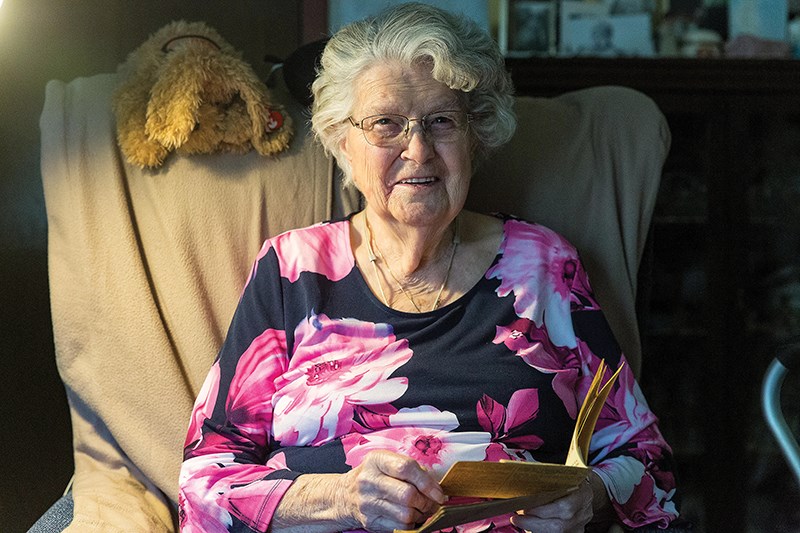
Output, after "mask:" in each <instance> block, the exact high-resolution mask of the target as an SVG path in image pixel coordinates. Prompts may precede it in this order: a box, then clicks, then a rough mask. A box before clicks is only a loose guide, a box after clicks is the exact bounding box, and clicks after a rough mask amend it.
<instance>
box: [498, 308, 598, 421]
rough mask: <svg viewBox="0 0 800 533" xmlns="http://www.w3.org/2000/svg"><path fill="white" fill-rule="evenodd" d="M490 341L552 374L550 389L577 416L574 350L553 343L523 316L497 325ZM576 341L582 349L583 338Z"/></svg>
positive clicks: (542, 331) (578, 362)
mask: <svg viewBox="0 0 800 533" xmlns="http://www.w3.org/2000/svg"><path fill="white" fill-rule="evenodd" d="M493 342H494V343H495V344H501V343H502V344H505V345H506V347H507V348H508V349H509V350H511V351H513V352H514V353H515V354H516V355H518V356H519V357H521V358H522V360H523V361H525V362H526V363H527V364H529V365H530V366H532V367H533V368H535V369H537V370H539V371H540V372H545V373H548V374H555V376H554V377H553V390H554V391H555V393H556V394H557V395H558V397H559V398H560V399H561V401H562V402H564V407H565V408H566V409H567V412H568V413H569V415H570V416H571V417H572V418H575V417H577V416H578V400H577V398H576V397H575V387H576V383H577V381H578V377H579V372H578V367H579V365H580V360H579V358H578V356H577V355H576V353H575V350H570V349H569V348H566V347H563V346H556V345H554V344H553V343H552V342H550V338H549V337H548V336H547V332H546V331H545V330H544V329H543V328H538V327H536V325H535V324H534V323H533V322H532V321H530V320H528V319H526V318H522V319H519V320H517V321H515V322H514V323H512V324H511V325H509V326H497V333H496V335H495V338H494V341H493ZM577 342H578V347H579V350H578V351H580V349H584V348H585V347H584V343H583V341H580V340H577ZM587 387H588V385H587Z"/></svg>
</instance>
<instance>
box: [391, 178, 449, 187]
mask: <svg viewBox="0 0 800 533" xmlns="http://www.w3.org/2000/svg"><path fill="white" fill-rule="evenodd" d="M437 181H439V178H434V177H425V178H408V179H405V180H400V181H398V182H397V184H398V185H430V184H431V183H436V182H437Z"/></svg>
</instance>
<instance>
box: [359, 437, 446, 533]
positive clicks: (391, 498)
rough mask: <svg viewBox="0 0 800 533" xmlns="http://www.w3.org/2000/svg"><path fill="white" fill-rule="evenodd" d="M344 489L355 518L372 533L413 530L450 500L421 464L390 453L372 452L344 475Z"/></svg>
mask: <svg viewBox="0 0 800 533" xmlns="http://www.w3.org/2000/svg"><path fill="white" fill-rule="evenodd" d="M344 487H345V490H346V497H347V498H348V501H349V506H350V508H351V512H352V513H353V516H354V517H355V518H356V520H357V521H358V522H360V526H361V527H363V528H364V529H367V530H369V531H392V530H393V529H412V528H413V527H414V525H415V524H418V523H420V522H423V521H424V520H425V519H426V518H427V517H429V516H430V515H431V514H432V513H433V512H434V511H435V510H436V509H437V508H438V507H439V506H440V505H441V504H443V503H444V502H445V499H446V498H445V495H444V493H443V492H442V489H441V487H440V486H439V483H438V482H437V481H436V479H435V478H434V477H433V476H432V475H431V474H430V473H429V472H427V471H425V470H424V469H423V468H422V467H421V466H420V465H419V463H417V462H416V461H415V460H413V459H411V458H410V457H406V456H404V455H400V454H397V453H393V452H387V451H375V452H370V453H369V454H368V455H367V456H366V458H365V460H364V462H363V463H361V464H360V465H359V466H357V467H356V468H354V469H353V470H351V471H350V472H348V473H346V474H344Z"/></svg>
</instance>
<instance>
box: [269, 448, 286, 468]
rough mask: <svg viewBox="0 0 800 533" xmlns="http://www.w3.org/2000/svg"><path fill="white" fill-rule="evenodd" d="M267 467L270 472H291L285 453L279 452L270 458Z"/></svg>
mask: <svg viewBox="0 0 800 533" xmlns="http://www.w3.org/2000/svg"><path fill="white" fill-rule="evenodd" d="M266 466H267V468H269V469H270V470H289V467H288V466H287V465H286V454H285V453H283V452H278V453H276V454H275V455H273V456H272V457H270V458H269V460H268V461H267V465H266Z"/></svg>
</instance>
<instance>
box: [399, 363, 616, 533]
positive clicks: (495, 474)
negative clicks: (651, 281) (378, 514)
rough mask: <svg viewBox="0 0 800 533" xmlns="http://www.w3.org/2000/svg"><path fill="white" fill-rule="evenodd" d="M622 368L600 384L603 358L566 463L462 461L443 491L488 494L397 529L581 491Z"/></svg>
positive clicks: (470, 517) (475, 516) (436, 524)
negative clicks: (601, 420)
mask: <svg viewBox="0 0 800 533" xmlns="http://www.w3.org/2000/svg"><path fill="white" fill-rule="evenodd" d="M620 370H622V365H620V367H619V369H617V371H616V372H615V373H614V375H612V376H611V378H610V379H609V380H608V381H607V382H606V383H605V384H604V385H602V386H601V383H602V381H603V375H604V374H605V371H606V365H605V362H603V361H601V362H600V367H599V368H598V369H597V373H596V374H595V376H594V379H593V380H592V384H591V385H590V387H589V392H588V393H587V395H586V399H585V400H584V402H583V405H581V409H580V411H579V412H578V418H577V420H576V421H575V430H574V431H573V433H572V441H571V442H570V446H569V452H568V453H567V460H566V461H565V463H564V464H563V465H558V464H551V463H528V462H523V461H500V462H489V461H459V462H457V463H455V464H454V465H453V466H451V467H450V469H449V470H448V471H447V473H446V474H445V475H444V477H443V478H442V481H441V483H440V484H441V486H442V490H444V493H445V494H447V495H448V496H466V497H472V498H490V499H489V500H487V501H482V502H478V503H470V504H464V505H450V506H443V507H440V508H439V510H438V511H436V512H435V513H434V514H433V516H431V517H430V518H429V519H428V520H427V521H426V522H425V523H424V524H423V525H422V526H421V527H419V528H417V529H412V530H395V533H429V532H431V531H437V530H439V529H448V528H451V527H454V526H457V525H460V524H464V523H466V522H473V521H475V520H482V519H485V518H491V517H493V516H499V515H502V514H506V513H512V512H514V511H518V510H520V509H530V508H532V507H537V506H539V505H544V504H545V503H548V502H551V501H553V500H556V499H558V498H561V497H562V496H566V495H567V494H569V493H570V492H573V491H575V490H577V489H578V486H579V485H580V483H581V482H582V481H583V480H584V479H586V477H587V476H588V475H589V472H590V469H589V467H588V466H587V460H588V453H589V442H590V441H591V440H592V433H593V432H594V426H595V424H596V423H597V418H598V417H599V416H600V410H601V409H602V408H603V404H605V402H606V398H608V394H609V392H611V387H612V385H613V384H614V381H616V379H617V376H619V373H620Z"/></svg>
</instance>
